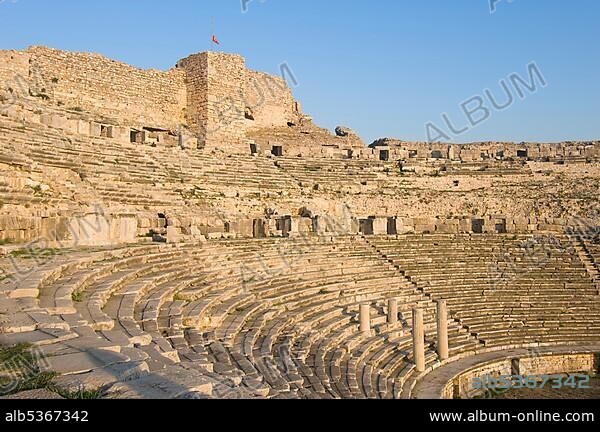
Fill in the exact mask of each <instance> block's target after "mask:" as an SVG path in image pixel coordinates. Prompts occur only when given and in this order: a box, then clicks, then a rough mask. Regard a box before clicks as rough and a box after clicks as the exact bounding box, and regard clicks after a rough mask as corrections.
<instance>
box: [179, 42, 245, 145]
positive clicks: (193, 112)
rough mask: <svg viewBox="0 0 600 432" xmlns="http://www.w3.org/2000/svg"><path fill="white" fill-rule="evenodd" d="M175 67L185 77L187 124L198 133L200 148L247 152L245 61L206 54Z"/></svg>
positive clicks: (235, 56) (196, 55) (191, 57)
mask: <svg viewBox="0 0 600 432" xmlns="http://www.w3.org/2000/svg"><path fill="white" fill-rule="evenodd" d="M177 66H178V68H180V69H182V70H184V71H185V72H186V74H187V81H186V84H187V92H188V97H187V105H188V109H187V124H188V126H189V127H190V128H191V129H192V130H194V131H195V132H196V133H197V134H198V138H199V141H200V146H201V147H204V148H205V149H207V150H211V149H216V148H218V149H221V150H224V151H226V152H230V153H248V151H249V150H248V149H247V148H246V138H245V115H244V114H245V108H246V106H245V102H244V92H245V76H246V66H245V61H244V58H243V57H241V56H238V55H230V54H223V53H215V52H205V53H201V54H195V55H192V56H190V57H188V58H186V59H183V60H181V61H180V62H179V63H178V65H177Z"/></svg>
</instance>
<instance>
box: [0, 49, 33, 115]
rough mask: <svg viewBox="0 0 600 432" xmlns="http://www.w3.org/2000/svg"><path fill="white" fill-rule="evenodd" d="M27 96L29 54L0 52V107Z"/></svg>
mask: <svg viewBox="0 0 600 432" xmlns="http://www.w3.org/2000/svg"><path fill="white" fill-rule="evenodd" d="M28 95H29V54H26V53H23V52H19V51H0V106H1V105H4V104H7V103H10V101H11V100H14V98H22V97H26V96H28Z"/></svg>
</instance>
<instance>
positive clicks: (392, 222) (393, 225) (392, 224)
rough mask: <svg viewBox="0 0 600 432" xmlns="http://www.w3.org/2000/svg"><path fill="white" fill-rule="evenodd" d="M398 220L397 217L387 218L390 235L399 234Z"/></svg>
mask: <svg viewBox="0 0 600 432" xmlns="http://www.w3.org/2000/svg"><path fill="white" fill-rule="evenodd" d="M397 222H398V220H397V219H396V218H388V220H387V233H388V235H397V234H398V225H397Z"/></svg>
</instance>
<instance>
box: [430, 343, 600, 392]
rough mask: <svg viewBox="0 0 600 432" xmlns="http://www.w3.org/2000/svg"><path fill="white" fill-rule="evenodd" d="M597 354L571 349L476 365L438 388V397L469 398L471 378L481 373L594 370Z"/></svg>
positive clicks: (526, 374) (475, 377)
mask: <svg viewBox="0 0 600 432" xmlns="http://www.w3.org/2000/svg"><path fill="white" fill-rule="evenodd" d="M598 358H599V357H598V354H597V353H584V352H581V353H579V352H573V353H568V354H556V355H540V356H535V357H522V358H518V359H515V358H511V359H504V360H498V361H492V362H489V363H484V364H481V365H478V366H476V367H474V368H472V369H470V370H468V371H465V372H463V373H462V374H460V375H459V376H457V377H455V378H454V379H452V380H451V381H450V382H448V383H447V384H446V386H445V387H444V389H443V390H442V393H441V395H440V396H441V397H442V399H453V398H456V397H460V398H472V397H474V396H477V395H479V394H480V392H479V391H477V390H474V389H473V381H474V380H475V379H477V378H484V377H485V376H494V377H499V376H542V375H554V374H577V373H590V374H594V373H597V372H598Z"/></svg>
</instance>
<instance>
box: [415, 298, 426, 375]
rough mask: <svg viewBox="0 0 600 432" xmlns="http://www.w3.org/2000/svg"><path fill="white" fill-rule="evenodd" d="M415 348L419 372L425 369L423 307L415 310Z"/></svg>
mask: <svg viewBox="0 0 600 432" xmlns="http://www.w3.org/2000/svg"><path fill="white" fill-rule="evenodd" d="M413 349H414V357H415V365H416V366H417V372H424V371H425V327H424V325H423V309H414V310H413Z"/></svg>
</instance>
